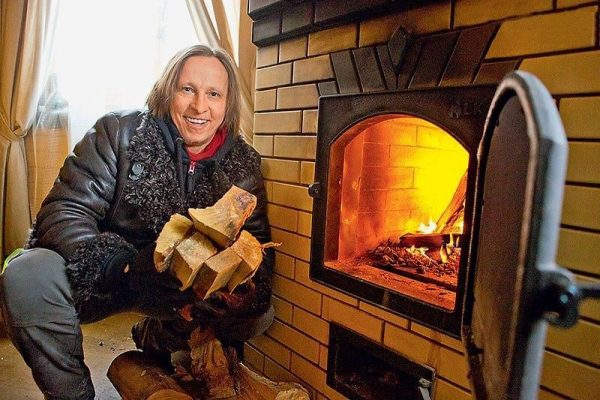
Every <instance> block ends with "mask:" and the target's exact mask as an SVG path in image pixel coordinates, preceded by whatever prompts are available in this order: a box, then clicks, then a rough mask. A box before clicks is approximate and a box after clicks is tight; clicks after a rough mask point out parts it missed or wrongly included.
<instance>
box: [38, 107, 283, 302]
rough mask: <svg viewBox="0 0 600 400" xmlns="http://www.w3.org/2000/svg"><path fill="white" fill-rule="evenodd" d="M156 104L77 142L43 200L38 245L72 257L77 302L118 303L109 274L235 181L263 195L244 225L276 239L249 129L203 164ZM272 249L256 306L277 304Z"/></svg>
mask: <svg viewBox="0 0 600 400" xmlns="http://www.w3.org/2000/svg"><path fill="white" fill-rule="evenodd" d="M178 137H179V134H178V133H177V132H175V133H174V132H173V129H169V128H168V127H167V124H166V123H165V122H164V121H162V120H161V119H158V118H154V117H152V116H151V115H150V114H149V113H148V112H142V111H130V112H120V113H109V114H107V115H105V116H103V117H102V118H100V119H99V120H98V121H97V122H96V124H95V125H94V127H93V128H92V129H91V130H90V131H88V133H87V134H86V135H85V137H84V138H83V139H82V140H81V141H80V142H79V143H78V144H77V146H76V147H75V150H74V152H73V154H71V155H70V156H69V157H68V158H67V159H66V161H65V163H64V165H63V167H62V168H61V170H60V174H59V177H58V179H57V180H56V182H55V184H54V186H53V188H52V189H51V191H50V193H49V194H48V196H47V197H46V199H45V200H44V202H43V203H42V207H41V209H40V211H39V213H38V215H37V218H36V222H35V224H34V228H33V230H32V234H31V237H30V241H29V247H44V248H49V249H51V250H54V251H56V252H58V253H59V254H60V255H61V256H63V258H65V260H67V263H68V274H69V278H70V281H71V285H72V287H73V289H74V296H75V302H76V304H78V303H83V302H88V301H93V302H94V303H98V304H101V303H110V302H111V301H113V300H114V299H112V298H111V296H113V295H114V294H113V293H110V291H106V290H103V289H102V288H101V285H99V282H100V281H101V280H102V277H103V274H104V271H105V270H106V268H109V267H110V266H111V264H113V263H120V264H123V265H124V263H125V262H126V261H127V260H130V259H131V258H132V257H134V256H135V254H137V251H138V250H140V249H141V248H143V247H144V246H146V245H147V244H149V243H151V242H152V241H154V240H156V237H157V236H158V233H159V232H160V231H161V229H162V227H163V226H164V224H165V223H166V222H167V221H168V220H169V218H170V216H171V215H172V214H174V213H180V214H183V215H187V209H188V208H203V207H207V206H210V205H212V204H214V203H215V202H216V201H217V200H218V199H219V198H220V197H221V196H222V195H223V194H224V193H225V192H226V191H227V190H228V189H229V188H230V187H231V185H232V184H235V185H236V186H239V187H241V188H243V189H245V190H247V191H249V192H251V193H253V194H254V195H256V197H257V200H258V204H257V207H256V209H255V211H254V213H253V214H252V215H251V216H250V218H249V219H248V220H247V222H246V224H245V226H244V229H246V230H248V231H249V232H250V233H252V234H253V235H254V236H255V237H256V238H257V239H258V240H259V241H260V242H262V243H265V242H267V241H270V231H269V226H268V221H267V217H266V194H265V189H264V184H263V179H262V175H261V173H260V156H259V155H258V153H257V152H256V151H255V150H254V149H253V148H252V147H251V146H249V145H248V144H247V143H246V142H245V141H244V140H243V138H242V137H241V136H240V135H232V134H229V136H228V138H227V139H226V141H225V143H224V144H223V146H222V147H221V148H220V149H219V150H218V152H217V154H215V155H214V156H213V157H212V158H210V159H208V160H204V161H201V162H198V163H197V164H196V165H195V168H194V170H193V172H192V171H191V170H190V168H189V161H188V160H187V154H186V152H185V151H184V150H183V147H182V145H181V142H182V140H181V139H178ZM272 264H273V262H272V254H269V256H268V257H266V258H265V261H264V262H263V264H262V265H261V266H260V267H259V270H258V272H257V274H256V275H255V278H254V281H255V283H256V287H257V294H258V296H257V298H256V301H255V304H253V307H252V309H253V312H254V313H255V314H260V313H263V312H264V311H265V310H266V309H267V308H268V306H269V303H270V295H271V285H270V276H271V273H272Z"/></svg>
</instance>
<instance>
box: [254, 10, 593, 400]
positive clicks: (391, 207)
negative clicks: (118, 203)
mask: <svg viewBox="0 0 600 400" xmlns="http://www.w3.org/2000/svg"><path fill="white" fill-rule="evenodd" d="M340 3H341V2H339V1H333V0H328V1H316V2H312V1H300V2H282V1H256V2H252V1H250V4H249V11H250V15H251V16H252V17H253V18H254V19H255V24H254V42H255V43H256V44H258V45H259V46H261V48H260V49H259V52H258V55H259V58H258V67H259V68H258V70H257V89H258V91H257V93H256V110H257V111H258V113H257V114H256V118H255V131H256V133H257V135H256V136H255V140H254V144H255V146H256V147H257V148H258V149H259V151H260V152H261V154H262V155H263V156H264V157H265V159H264V161H263V171H264V173H265V177H266V179H267V185H268V186H267V188H268V190H269V192H270V193H269V194H270V198H269V200H270V202H271V205H270V213H269V215H270V218H271V221H272V227H273V234H274V238H275V239H276V240H280V241H282V242H283V243H284V244H283V246H282V247H281V249H280V250H281V251H280V252H279V254H278V261H277V267H276V268H277V274H276V276H275V284H274V286H275V295H276V298H275V301H276V308H277V311H278V312H277V321H276V323H275V325H274V326H273V327H272V328H271V329H270V330H269V331H268V332H267V334H266V335H265V337H263V338H261V339H258V340H256V341H253V342H251V344H250V346H249V348H248V349H249V350H250V354H253V356H254V362H255V367H256V368H258V369H260V370H261V371H263V372H265V373H266V374H267V375H269V373H271V375H274V376H277V377H283V376H288V377H289V378H290V379H297V378H300V379H301V380H302V381H303V382H304V383H305V384H308V385H309V386H311V387H312V388H314V391H315V392H314V395H315V397H317V398H319V397H327V398H338V397H339V396H340V395H339V393H342V394H343V395H345V396H348V397H350V398H380V397H378V396H380V395H373V394H372V393H373V391H372V390H371V389H369V390H367V391H366V393H369V392H370V393H371V395H365V394H364V393H362V394H360V393H357V392H352V391H349V389H348V388H349V386H352V384H351V383H352V382H355V378H356V377H357V376H359V377H364V376H370V375H371V374H373V375H374V376H376V375H377V372H373V371H372V370H371V369H369V368H370V367H369V368H367V369H365V367H364V365H363V366H362V367H361V365H360V364H361V363H360V362H359V363H358V365H356V366H355V367H356V368H357V369H356V370H354V371H352V370H351V371H348V370H347V369H346V368H345V367H347V366H348V365H349V364H353V363H352V362H351V361H352V354H356V355H358V354H360V356H357V357H360V358H361V359H365V360H366V359H369V360H372V362H370V363H366V364H369V365H376V364H379V363H380V364H381V365H385V366H386V368H388V367H389V368H390V370H393V371H395V374H396V375H393V376H392V377H390V381H389V382H397V381H398V379H400V378H399V377H401V380H403V382H404V383H407V382H408V383H409V384H411V385H412V386H413V388H414V389H415V390H417V389H419V388H420V389H423V388H425V387H426V389H427V390H426V392H427V395H433V397H435V398H439V399H445V398H453V399H454V398H461V399H462V398H465V399H466V398H467V397H468V394H467V393H468V391H467V390H466V388H467V387H469V386H471V388H472V390H473V394H474V395H475V396H476V398H479V399H483V398H497V397H499V396H502V395H504V394H506V395H508V396H509V397H508V398H519V396H520V398H532V397H533V396H535V395H536V393H537V390H538V389H537V378H536V377H537V375H538V371H539V369H540V362H541V354H542V351H543V350H542V349H543V347H542V345H543V341H544V335H545V323H544V322H541V321H540V317H541V316H542V315H546V317H547V318H548V319H551V320H554V322H562V323H564V324H571V323H574V322H575V320H576V313H577V312H576V311H573V310H576V303H577V302H578V301H579V300H580V299H581V298H582V297H583V296H585V295H591V294H593V293H592V289H590V290H589V291H586V290H587V289H586V290H581V289H580V288H579V287H577V286H576V285H574V284H573V282H572V280H571V279H570V278H569V276H568V274H563V273H562V272H555V271H546V270H544V268H545V267H546V266H552V265H554V255H555V247H556V242H557V236H558V234H557V227H558V218H559V215H560V197H561V196H560V193H561V192H562V182H563V180H564V173H565V171H564V168H565V165H564V164H565V154H566V149H565V144H566V143H565V141H564V134H562V132H561V131H560V129H558V132H557V129H556V128H555V127H551V128H550V130H553V131H554V133H555V134H556V135H555V134H552V135H551V136H546V133H544V132H545V130H546V128H548V126H546V124H545V122H544V123H540V121H546V120H547V119H548V116H549V115H551V114H552V112H550V114H548V110H549V109H551V107H548V106H547V105H544V106H542V107H541V108H540V104H534V106H532V105H531V104H533V103H536V102H537V101H538V99H539V98H542V97H544V96H546V101H548V102H549V103H552V102H551V101H550V100H549V96H547V94H545V95H544V94H542V93H541V92H538V89H537V86H536V84H531V83H530V82H529V80H528V79H529V78H521V77H520V76H519V75H515V76H514V77H513V78H511V79H510V80H509V81H507V83H504V84H503V86H502V90H500V91H499V92H498V94H497V95H496V99H495V100H492V96H493V95H494V91H495V90H496V85H495V84H496V83H498V82H500V79H501V77H502V76H504V75H505V74H506V73H507V72H509V71H511V70H513V69H515V68H521V69H522V68H523V67H524V65H523V62H522V60H521V59H519V58H517V57H502V56H500V57H498V56H497V55H496V57H497V58H494V57H492V58H491V59H490V54H498V52H499V50H498V46H499V45H498V43H499V42H502V40H506V39H505V37H506V33H505V31H506V29H505V28H506V26H509V25H510V21H509V22H505V21H502V20H499V21H496V20H487V22H486V21H484V22H485V23H481V22H480V23H478V24H475V26H469V24H464V23H463V24H462V25H458V27H455V28H453V29H448V28H445V29H444V28H443V26H440V27H438V28H433V29H431V28H428V27H425V28H424V27H423V24H422V23H421V22H415V21H421V20H420V19H419V16H420V17H421V18H423V19H428V20H432V21H433V22H432V24H433V25H435V24H436V23H438V21H439V18H440V16H441V15H445V14H444V12H446V11H449V13H448V15H451V16H452V17H451V18H449V20H450V26H453V25H454V24H455V23H456V22H457V20H458V19H460V18H464V17H461V15H462V14H461V12H464V8H468V7H466V6H463V5H462V4H460V3H461V2H458V3H450V2H441V1H440V2H425V3H423V4H420V5H419V4H418V3H417V2H411V3H410V4H409V3H404V4H396V3H397V2H386V1H383V2H376V3H377V4H375V3H374V2H360V1H359V2H352V5H348V4H347V3H345V4H344V7H341V6H342V4H340ZM596 9H597V7H596ZM585 11H588V10H587V8H586V7H583V6H582V7H574V8H573V10H567V11H565V12H564V13H565V14H569V15H570V16H572V15H575V14H577V15H579V14H581V15H583V14H584V13H585ZM390 13H391V15H393V16H395V17H396V20H395V21H394V20H393V19H392V18H387V17H382V18H377V16H378V15H381V14H390ZM532 18H533V17H532ZM441 19H443V18H441ZM453 19H454V20H453ZM363 21H364V22H363ZM391 21H393V22H394V24H393V25H394V30H395V29H396V28H397V27H398V26H400V27H401V29H398V30H395V33H393V34H392V30H391V29H390V28H389V26H390V25H391V24H392V22H391ZM402 21H404V22H406V24H407V25H403V24H402V23H399V22H402ZM343 23H347V25H342V26H338V25H339V24H343ZM378 23H382V24H383V25H381V26H377V24H378ZM385 24H388V25H387V26H386V25H385ZM403 26H405V27H407V28H409V29H407V30H404V29H402V27H403ZM380 27H383V29H378V28H380ZM410 28H412V29H410ZM427 29H431V31H432V33H429V32H427ZM380 30H383V31H385V32H388V36H385V37H384V36H383V34H380V33H379V31H380ZM409 30H411V31H413V32H414V31H415V30H416V31H417V32H418V33H417V34H409V33H408V31H409ZM307 33H308V37H307V36H305V35H306V34H307ZM353 35H354V36H353ZM348 38H350V39H348ZM307 39H308V40H307ZM280 40H283V42H280V43H279V41H280ZM273 43H275V44H273ZM504 51H505V52H506V51H508V50H504ZM508 52H509V51H508ZM526 61H527V60H526ZM532 63H534V64H535V60H534V61H532ZM530 64H531V63H530ZM530 64H528V65H530ZM490 83H494V85H491V86H490V85H488V84H490ZM491 104H493V105H494V107H496V111H494V112H492V113H490V114H489V116H490V118H491V122H490V124H489V125H488V128H487V129H485V128H484V126H485V117H486V115H487V114H488V108H489V106H490V105H491ZM515 104H518V105H517V106H515ZM552 107H554V105H552ZM315 108H316V109H315ZM540 109H541V110H543V111H542V114H543V117H539V115H540V114H539V111H537V110H540ZM506 110H508V111H506ZM507 112H508V113H512V114H510V115H511V116H509V117H507V115H509V114H506V113H507ZM553 112H554V113H555V111H553ZM513 115H517V117H514V116H513ZM519 115H521V116H525V117H523V118H519V117H518V116H519ZM316 117H318V121H319V122H318V129H317V128H316ZM552 118H553V119H554V124H555V125H557V126H559V127H560V121H558V122H557V120H558V118H557V117H552ZM552 118H551V119H552ZM496 120H497V121H499V122H498V123H497V124H496V122H495V121H496ZM513 121H520V122H521V125H513ZM532 121H533V122H534V123H533V124H532ZM540 125H543V126H542V127H543V128H544V129H538V128H540ZM314 133H316V134H317V136H316V138H315V137H314V136H313V135H314ZM512 135H515V136H512ZM561 135H563V136H561ZM482 139H483V140H482ZM517 144H518V145H517ZM516 149H519V150H524V151H515V150H516ZM548 151H549V153H548V154H549V155H546V153H545V152H548ZM311 154H314V156H311ZM497 154H500V155H501V156H500V157H498V156H497ZM477 155H479V160H478V157H477ZM312 157H314V160H315V163H314V164H313V163H312V161H311V159H312ZM440 159H442V160H441V162H440ZM551 159H553V160H554V161H551V162H549V163H547V161H548V160H551ZM432 160H433V161H432ZM506 160H510V161H509V162H506ZM438 163H439V164H438ZM492 166H494V167H492ZM313 170H314V177H313V174H312V172H313ZM497 171H502V172H500V173H498V172H497ZM546 176H551V178H549V179H547V180H546V178H544V177H546ZM463 178H464V179H463ZM439 181H442V182H443V184H440V183H439ZM463 181H464V184H461V182H463ZM545 181H547V182H546V183H548V182H550V183H549V184H550V186H551V188H550V189H548V188H546V189H544V185H543V183H544V182H545ZM461 187H462V190H461V189H460V188H461ZM506 188H509V189H508V190H507V189H506ZM306 189H308V191H309V192H310V194H311V195H312V197H313V198H314V202H313V203H312V205H311V199H310V198H309V197H308V196H307V195H306V192H305V191H306ZM461 191H462V192H464V194H462V193H461ZM457 193H458V195H457ZM540 193H541V195H540ZM548 193H550V194H558V196H555V197H554V198H553V197H552V195H550V196H546V197H545V200H544V196H545V195H547V194H548ZM455 198H458V199H459V200H458V201H455ZM463 198H464V201H462V199H463ZM490 199H500V200H501V201H493V200H490ZM433 200H435V201H433ZM452 204H454V207H449V206H450V205H452ZM457 204H458V205H462V204H464V208H463V209H462V213H460V212H459V213H458V215H459V216H460V218H459V219H462V220H463V224H462V227H461V228H459V229H458V228H457V226H456V225H454V224H453V225H452V226H444V225H448V224H444V222H443V221H445V220H447V218H446V219H444V218H442V217H443V215H444V214H448V213H447V212H446V211H447V210H448V209H450V211H451V212H450V213H449V214H450V215H455V214H457V213H456V212H454V211H456V208H457V207H456V205H457ZM483 204H486V207H482V206H483ZM458 208H461V207H458ZM482 210H483V211H482ZM311 211H312V215H311V214H310V213H308V212H311ZM499 216H501V217H499ZM542 216H543V218H542ZM499 218H501V220H502V221H503V222H506V223H504V224H499V223H498V222H497V221H498V220H499ZM428 219H432V220H435V222H438V225H440V224H439V222H440V221H442V224H441V225H442V226H441V227H438V231H437V232H435V233H434V234H428V235H427V234H422V233H418V232H417V230H418V229H417V228H418V225H419V224H420V223H421V222H425V224H427V220H428ZM311 220H312V224H311ZM508 222H510V223H508ZM445 228H447V229H446V232H444V231H443V230H444V229H445ZM448 231H449V232H448ZM450 232H452V236H453V237H452V238H450ZM454 236H456V237H457V238H458V240H459V244H458V245H457V244H456V243H454V242H453V240H454ZM307 237H310V240H306V238H307ZM400 238H402V239H400ZM538 239H539V240H538ZM542 239H543V240H542ZM388 240H398V241H401V240H407V241H408V242H411V243H415V244H416V245H417V246H416V247H422V246H420V244H422V241H423V240H428V241H431V240H433V241H434V242H435V246H434V247H435V251H436V254H433V253H432V254H429V256H430V258H432V259H434V260H435V261H436V262H438V264H440V263H439V261H440V257H442V256H441V254H440V251H439V250H437V247H438V246H439V247H441V248H443V249H444V251H443V252H446V253H448V251H450V253H451V252H452V251H456V249H457V248H460V257H459V258H458V260H457V263H456V267H455V269H456V271H455V272H456V275H455V276H454V277H452V276H449V275H451V274H446V275H444V274H442V276H439V275H440V274H438V275H436V274H435V273H433V274H427V273H426V272H427V271H418V268H414V266H410V267H406V266H398V265H397V264H399V263H390V262H389V261H385V260H384V261H385V262H382V259H381V258H379V259H377V258H376V259H375V260H372V259H371V260H367V261H365V260H364V259H361V257H363V256H364V254H366V253H369V252H373V250H374V249H377V247H381V246H380V245H381V244H382V243H387V241H388ZM498 241H499V242H501V243H502V245H498ZM440 242H441V243H440ZM451 242H452V243H451ZM307 245H310V251H308V250H309V248H308V246H307ZM393 245H394V246H395V243H393ZM428 245H430V243H428ZM388 247H391V246H388ZM498 249H500V250H498ZM506 249H512V250H511V251H507V250H506ZM382 251H383V250H382ZM454 254H456V253H454ZM446 255H448V254H446ZM367 264H368V265H367ZM377 264H380V265H377ZM441 264H444V263H441ZM499 265H501V266H502V267H499ZM540 266H542V267H544V268H541V269H540ZM524 267H529V268H530V269H531V271H529V272H525V271H526V268H524ZM382 268H383V269H382ZM309 271H310V272H309ZM434 272H435V271H434ZM475 278H477V279H475ZM453 279H455V280H453ZM494 285H495V286H494ZM532 290H533V292H535V293H534V294H531V291H532ZM498 293H502V294H503V296H498ZM565 296H566V297H565ZM561 298H563V299H567V301H566V302H567V303H569V302H571V301H570V300H572V303H573V304H574V305H575V307H572V308H562V309H561V307H562V306H561V304H560V301H558V300H557V299H561ZM490 309H493V310H494V311H493V312H490V311H489V310H490ZM517 311H519V312H522V311H525V315H524V316H520V315H518V313H517ZM548 311H553V313H548ZM559 311H562V314H561V313H560V312H559ZM463 312H464V314H463ZM472 315H474V316H473V317H472ZM559 315H561V316H560V317H559ZM336 326H338V327H341V328H339V329H338V328H336ZM507 327H510V328H511V329H507ZM340 329H341V330H340ZM344 329H346V330H348V331H350V333H348V334H345V333H340V332H343V331H344ZM461 329H462V331H461ZM442 333H443V334H444V335H442ZM356 334H358V337H359V338H362V339H361V340H362V342H360V340H359V342H360V343H362V344H356V343H357V342H356V341H357V340H358V339H356V336H353V335H356ZM461 336H462V339H463V342H464V345H462V344H460V343H459V342H457V341H455V339H454V338H458V337H461ZM340 338H343V339H342V340H340ZM344 341H347V343H346V344H344V343H343V342H344ZM365 343H371V344H365ZM372 344H375V347H373V346H371V345H372ZM344 346H347V348H346V349H345V348H344ZM373 348H374V349H375V350H366V349H373ZM276 349H277V350H279V351H282V352H283V356H281V355H277V356H276V355H275V352H276ZM525 350H527V351H525ZM363 351H364V352H363ZM389 351H391V353H386V352H389ZM461 353H466V355H467V359H468V360H469V361H470V367H466V363H464V362H463V361H462V359H461V358H462V357H463V355H462V354H461ZM398 355H400V356H401V357H402V360H403V361H398V360H396V361H390V360H392V359H394V360H395V356H398ZM373 360H374V361H373ZM497 360H501V364H500V366H499V367H498V363H496V362H495V361H497ZM415 361H416V363H415ZM411 363H412V364H411ZM406 365H412V367H411V368H408V369H407V368H406ZM361 368H362V369H361ZM431 368H433V371H431ZM467 369H470V370H471V376H472V377H473V378H474V379H473V381H472V383H471V384H469V382H468V380H467V379H466V371H467ZM408 370H412V371H413V372H414V374H412V373H406V372H407V371H408ZM428 371H429V372H428ZM287 374H289V375H287ZM339 376H349V377H350V378H348V379H349V381H346V384H345V385H344V384H341V385H340V384H336V380H337V378H336V377H339ZM532 377H533V379H531V378H532ZM423 379H424V380H423ZM389 382H388V383H389ZM410 382H413V383H410ZM419 382H425V383H426V384H425V385H421V384H419ZM404 383H399V385H400V386H397V388H399V387H401V386H402V385H404ZM542 383H543V384H544V381H543V380H542ZM545 385H546V387H548V386H550V387H552V385H553V383H548V382H546V383H545ZM390 387H396V386H393V385H392V386H390ZM331 388H333V389H335V390H332V389H331ZM373 390H374V389H373ZM562 390H564V391H565V392H567V393H570V395H571V396H572V397H575V398H578V397H577V396H578V394H577V393H578V392H577V389H576V390H572V389H569V388H567V389H562V388H561V387H560V386H559V387H558V389H557V388H556V387H554V388H553V389H551V391H555V392H558V393H560V392H561V391H562ZM584 392H585V389H584ZM542 393H544V390H542ZM573 393H575V395H573ZM369 396H371V397H369ZM373 396H375V397H373ZM414 396H415V397H414V398H416V399H420V398H422V397H419V396H424V394H420V392H416V391H415V392H414ZM389 398H396V397H393V396H391V397H389ZM398 398H413V397H398ZM582 398H585V397H582Z"/></svg>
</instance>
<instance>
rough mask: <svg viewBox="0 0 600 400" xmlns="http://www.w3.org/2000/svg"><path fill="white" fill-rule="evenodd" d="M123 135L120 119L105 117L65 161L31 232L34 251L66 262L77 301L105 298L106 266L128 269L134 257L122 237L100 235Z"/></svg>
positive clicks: (115, 176)
mask: <svg viewBox="0 0 600 400" xmlns="http://www.w3.org/2000/svg"><path fill="white" fill-rule="evenodd" d="M120 130H121V126H120V120H119V118H118V117H117V116H116V115H115V114H107V115H106V116H104V117H102V118H101V119H100V120H98V122H96V124H95V125H94V127H93V128H92V129H90V130H89V131H88V132H87V134H86V135H85V136H84V138H83V139H82V140H81V141H80V142H79V143H78V144H77V145H76V146H75V149H74V152H73V153H72V154H71V155H69V156H68V157H67V159H66V160H65V163H64V165H63V167H62V168H61V170H60V173H59V176H58V178H57V180H56V182H55V184H54V186H53V187H52V189H51V190H50V193H49V194H48V196H47V197H46V199H45V200H44V202H43V203H42V207H41V209H40V211H39V213H38V215H37V218H36V222H35V227H34V230H33V232H32V237H31V240H30V245H31V246H32V247H45V248H48V249H51V250H54V251H56V252H57V253H59V254H60V255H61V256H62V257H63V258H64V259H65V260H67V263H68V270H67V274H68V276H69V279H70V281H71V284H72V286H73V288H74V292H75V298H76V299H75V300H76V302H77V301H86V300H88V299H89V298H90V297H93V296H100V297H102V296H103V295H104V294H103V292H106V290H105V289H106V288H104V290H103V288H102V287H101V286H102V280H103V277H104V271H105V270H106V268H107V266H109V265H111V264H116V263H118V264H122V265H124V264H125V263H126V262H127V261H128V260H129V259H131V258H133V257H134V256H135V254H136V250H135V248H134V247H133V246H132V245H131V244H129V243H127V242H126V241H125V240H124V239H123V238H122V237H120V236H119V235H117V234H115V233H112V232H102V223H103V221H104V219H105V217H106V214H107V212H108V210H109V208H110V205H111V202H112V201H113V197H114V194H115V187H116V179H117V163H118V159H117V158H118V157H117V156H118V154H119V153H118V150H119V149H118V143H119V134H120Z"/></svg>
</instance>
